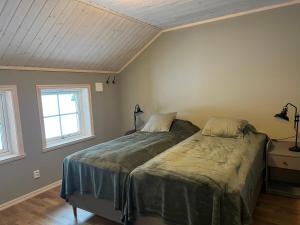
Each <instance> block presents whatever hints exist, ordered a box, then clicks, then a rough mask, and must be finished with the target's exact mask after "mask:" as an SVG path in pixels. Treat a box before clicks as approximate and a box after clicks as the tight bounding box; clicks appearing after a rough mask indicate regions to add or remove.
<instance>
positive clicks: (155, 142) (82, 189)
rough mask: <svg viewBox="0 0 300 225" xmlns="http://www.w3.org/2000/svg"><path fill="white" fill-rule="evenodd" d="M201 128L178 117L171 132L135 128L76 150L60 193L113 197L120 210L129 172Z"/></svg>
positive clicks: (66, 167) (68, 162) (67, 163)
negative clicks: (149, 131) (143, 130)
mask: <svg viewBox="0 0 300 225" xmlns="http://www.w3.org/2000/svg"><path fill="white" fill-rule="evenodd" d="M198 130H199V128H198V127H196V126H194V125H193V124H191V123H190V122H188V121H182V120H176V121H175V122H174V123H173V125H172V127H171V131H170V132H157V133H148V132H136V133H134V134H131V135H127V136H123V137H121V138H118V139H115V140H112V141H109V142H105V143H102V144H99V145H96V146H93V147H90V148H88V149H85V150H82V151H79V152H77V153H74V154H72V155H70V156H68V157H66V158H65V159H64V163H63V179H62V188H61V197H62V198H64V199H65V200H67V201H68V196H69V195H71V194H73V193H74V192H79V193H80V194H81V195H84V194H92V195H93V196H94V197H95V198H100V199H107V200H112V201H114V205H115V209H118V210H121V209H122V206H123V205H124V201H125V200H126V198H125V197H126V196H125V194H126V186H127V180H128V175H129V173H130V172H131V171H132V170H133V169H135V168H136V167H137V166H140V165H142V164H143V163H145V162H146V161H148V160H149V159H151V158H153V157H155V156H156V155H158V154H159V153H161V152H163V151H164V150H166V149H168V148H170V147H172V146H173V145H175V144H177V143H179V142H181V141H182V140H184V139H186V138H188V137H190V136H191V135H193V134H194V133H196V132H197V131H198Z"/></svg>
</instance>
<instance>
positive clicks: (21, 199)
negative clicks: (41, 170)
mask: <svg viewBox="0 0 300 225" xmlns="http://www.w3.org/2000/svg"><path fill="white" fill-rule="evenodd" d="M60 185H61V180H58V181H56V182H54V183H52V184H49V185H47V186H44V187H41V188H39V189H37V190H35V191H32V192H30V193H28V194H25V195H22V196H20V197H17V198H15V199H13V200H11V201H8V202H4V203H3V204H1V205H0V211H3V210H5V209H7V208H9V207H11V206H14V205H17V204H19V203H21V202H24V201H26V200H28V199H30V198H33V197H34V196H37V195H39V194H41V193H43V192H46V191H49V190H51V189H52V188H55V187H58V186H60Z"/></svg>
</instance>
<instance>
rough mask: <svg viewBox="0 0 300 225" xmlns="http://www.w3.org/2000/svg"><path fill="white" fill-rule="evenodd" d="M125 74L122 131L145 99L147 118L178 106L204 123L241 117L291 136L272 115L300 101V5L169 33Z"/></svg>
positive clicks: (185, 114)
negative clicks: (217, 118)
mask: <svg viewBox="0 0 300 225" xmlns="http://www.w3.org/2000/svg"><path fill="white" fill-rule="evenodd" d="M120 79H121V82H120V85H121V86H120V88H121V95H120V97H121V104H122V108H121V109H122V130H123V131H125V130H127V129H128V128H129V127H130V126H131V124H132V120H131V116H130V115H131V113H132V108H133V106H134V104H136V103H140V105H141V106H142V108H143V110H145V112H146V117H147V116H149V115H150V114H151V113H153V112H158V111H171V112H174V111H177V112H178V115H179V117H181V118H185V119H189V120H191V121H192V122H194V123H196V124H197V125H199V126H200V127H203V126H204V124H205V122H206V120H207V119H208V117H210V116H214V115H215V116H228V117H237V118H245V119H248V120H249V121H250V122H251V123H253V124H254V125H255V126H256V127H257V128H258V129H259V130H260V131H263V132H267V133H268V134H269V135H270V136H271V137H273V138H279V137H288V136H291V135H294V130H293V123H292V122H291V123H286V122H282V121H279V120H276V119H274V118H273V115H274V114H275V113H278V112H279V111H280V110H281V108H282V106H283V105H284V104H285V103H287V102H288V101H290V102H293V103H295V104H297V105H298V106H300V88H299V87H300V86H299V85H300V4H298V5H294V6H291V7H285V8H279V9H275V10H269V11H264V12H260V13H254V14H249V15H246V16H240V17H235V18H231V19H226V20H221V21H217V22H212V23H207V24H203V25H199V26H195V27H191V28H186V29H181V30H177V31H173V32H167V33H164V34H162V35H161V36H160V37H159V38H158V39H157V40H156V41H155V42H154V43H153V44H152V45H151V46H150V47H149V48H148V49H147V50H146V51H144V52H143V53H142V54H141V55H140V56H139V57H138V58H137V59H136V60H135V61H134V62H133V63H131V64H130V66H129V67H127V68H126V69H125V71H123V72H122V73H121V74H120ZM292 110H293V109H291V114H290V115H291V118H292V117H293V111H292Z"/></svg>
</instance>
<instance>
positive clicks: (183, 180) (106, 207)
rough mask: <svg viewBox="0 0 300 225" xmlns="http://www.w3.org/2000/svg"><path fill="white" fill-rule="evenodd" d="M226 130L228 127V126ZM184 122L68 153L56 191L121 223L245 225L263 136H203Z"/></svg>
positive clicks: (259, 172) (258, 177)
mask: <svg viewBox="0 0 300 225" xmlns="http://www.w3.org/2000/svg"><path fill="white" fill-rule="evenodd" d="M226 129H228V128H226ZM203 134H204V132H201V131H199V128H197V127H196V126H194V125H193V124H191V123H190V122H188V121H182V120H175V121H174V122H173V124H172V126H171V129H170V132H136V133H134V134H131V135H128V136H124V137H121V138H119V139H115V140H113V141H110V142H106V143H103V144H100V145H96V146H93V147H91V148H88V149H85V150H82V151H80V152H77V153H75V154H72V155H70V156H68V157H67V158H66V159H65V160H64V164H63V166H64V170H63V171H64V174H63V184H62V189H61V197H63V198H64V199H65V200H66V201H68V202H69V203H70V204H71V205H72V206H73V209H74V214H75V215H76V208H82V209H85V210H88V211H90V212H93V213H95V214H97V215H99V216H102V217H105V218H108V219H110V220H113V221H116V222H119V223H124V224H126V225H130V224H136V225H198V224H203V225H242V224H243V225H247V224H251V218H252V212H253V210H254V207H255V203H256V199H257V196H258V193H259V191H260V189H261V185H262V178H263V171H264V168H265V149H266V145H267V140H268V139H267V137H266V135H264V134H257V133H254V132H252V131H249V132H247V134H243V136H242V137H239V138H231V137H218V136H213V135H203Z"/></svg>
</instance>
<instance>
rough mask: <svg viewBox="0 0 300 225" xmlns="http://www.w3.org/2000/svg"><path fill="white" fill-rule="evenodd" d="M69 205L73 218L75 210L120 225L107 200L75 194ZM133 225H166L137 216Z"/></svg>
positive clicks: (258, 183) (260, 181) (256, 194)
mask: <svg viewBox="0 0 300 225" xmlns="http://www.w3.org/2000/svg"><path fill="white" fill-rule="evenodd" d="M264 174H265V172H263V174H262V176H261V178H260V179H259V180H258V182H257V185H256V190H255V193H254V196H253V198H252V201H251V203H250V206H251V212H252V214H253V211H254V209H255V206H256V202H257V199H258V196H259V194H260V192H261V190H262V187H263V183H264V177H265V175H264ZM69 203H70V204H71V205H72V207H73V213H74V217H75V218H77V208H80V209H83V210H86V211H89V212H91V213H94V214H96V215H98V216H100V217H103V218H105V219H108V220H111V221H114V222H116V223H119V224H122V222H121V220H120V219H121V211H118V210H115V209H114V203H113V202H112V201H109V200H103V199H96V198H94V197H93V196H92V195H80V194H79V193H78V192H75V193H74V194H72V195H71V196H69ZM135 225H166V224H165V223H164V222H163V221H162V220H161V219H160V218H159V217H150V216H138V218H137V220H136V223H135Z"/></svg>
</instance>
